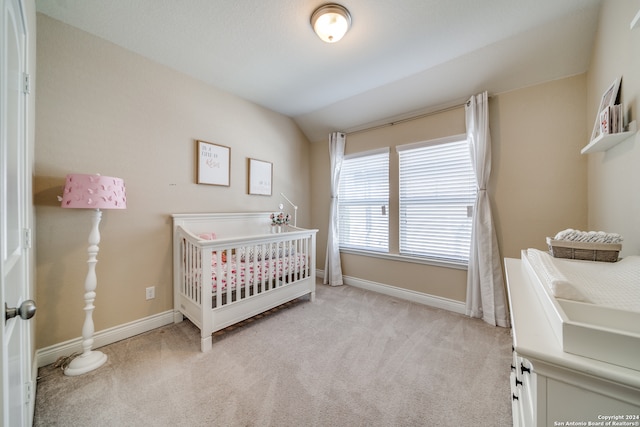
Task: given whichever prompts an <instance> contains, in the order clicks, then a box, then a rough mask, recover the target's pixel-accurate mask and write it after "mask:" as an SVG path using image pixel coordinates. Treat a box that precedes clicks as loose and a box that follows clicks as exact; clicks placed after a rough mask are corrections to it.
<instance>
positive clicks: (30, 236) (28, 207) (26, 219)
mask: <svg viewBox="0 0 640 427" xmlns="http://www.w3.org/2000/svg"><path fill="white" fill-rule="evenodd" d="M8 1H11V0H0V2H1V3H0V5H1V6H2V8H1V9H0V10H2V20H3V22H4V19H5V16H4V11H5V8H6V6H7V2H8ZM13 1H14V2H15V4H16V7H17V8H18V9H19V12H18V13H19V17H18V18H19V19H20V20H21V22H22V25H23V26H24V30H25V34H24V37H25V39H24V49H23V52H22V55H23V58H22V59H23V62H24V72H25V73H26V75H27V80H26V81H25V85H26V86H25V89H26V90H25V96H24V98H23V101H24V103H23V106H22V109H23V111H22V114H23V117H24V121H23V123H22V127H23V128H22V129H21V133H22V134H23V135H24V138H23V141H24V143H25V146H24V155H23V164H22V165H20V167H19V169H20V171H21V175H22V176H21V177H20V181H21V186H20V187H21V190H22V192H23V194H22V196H21V204H22V209H21V211H22V212H21V221H22V226H23V227H22V228H23V232H22V234H23V240H24V243H23V246H24V247H25V253H24V257H25V262H26V267H25V290H24V299H25V300H26V299H32V298H34V295H35V245H34V244H33V242H34V241H35V239H34V230H35V207H34V205H33V174H34V158H35V156H34V151H35V141H34V135H35V102H34V100H35V90H34V89H35V84H34V82H35V62H36V61H35V59H36V49H35V47H36V40H35V35H36V31H35V27H36V6H35V0H13ZM0 40H1V42H2V43H4V37H0ZM2 63H4V59H2ZM0 108H1V107H0ZM2 114H5V113H4V112H2ZM4 302H5V298H4V293H2V294H1V295H0V306H1V305H3V304H2V303H4ZM21 322H24V323H23V326H24V328H25V334H24V336H25V345H24V347H25V349H24V353H25V354H24V360H23V363H24V365H23V366H24V367H25V368H24V371H25V372H24V376H25V378H24V381H25V384H26V385H25V387H26V390H25V393H24V394H23V399H24V401H25V402H26V403H27V404H28V406H27V408H26V412H27V413H26V414H25V418H26V419H25V421H26V423H27V424H26V425H32V423H33V415H34V410H35V391H36V390H35V387H36V385H35V380H36V378H37V372H38V367H37V363H36V358H35V320H30V321H26V322H25V321H22V320H21ZM3 325H4V323H3ZM2 337H3V338H4V333H2ZM3 359H4V354H3V355H2V356H0V362H1V363H2V364H3V365H4V363H5V362H6V361H5V360H3ZM0 366H2V365H0ZM0 382H1V383H2V394H1V396H2V399H1V402H0V406H2V408H1V409H2V412H3V418H4V416H5V415H4V414H5V412H4V403H5V399H4V396H5V395H6V394H7V393H8V390H6V389H5V381H4V380H3V381H0Z"/></svg>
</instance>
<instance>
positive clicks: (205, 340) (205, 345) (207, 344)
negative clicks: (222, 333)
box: [200, 334, 212, 353]
mask: <svg viewBox="0 0 640 427" xmlns="http://www.w3.org/2000/svg"><path fill="white" fill-rule="evenodd" d="M211 347H212V340H211V334H209V336H208V337H202V338H201V339H200V351H201V352H203V353H206V352H207V351H209V350H211Z"/></svg>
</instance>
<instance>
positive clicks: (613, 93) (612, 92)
mask: <svg viewBox="0 0 640 427" xmlns="http://www.w3.org/2000/svg"><path fill="white" fill-rule="evenodd" d="M621 81H622V77H619V78H617V79H616V80H615V81H614V82H613V83H612V84H611V85H610V86H609V87H608V88H607V90H606V91H605V92H604V93H603V94H602V98H601V99H600V106H599V107H598V111H597V112H596V121H595V123H594V124H593V131H592V132H591V140H592V141H593V140H594V139H596V138H597V137H599V136H600V135H601V134H602V133H601V130H600V113H602V111H603V110H604V109H605V108H608V107H613V106H614V105H615V104H616V101H618V99H619V95H620V82H621Z"/></svg>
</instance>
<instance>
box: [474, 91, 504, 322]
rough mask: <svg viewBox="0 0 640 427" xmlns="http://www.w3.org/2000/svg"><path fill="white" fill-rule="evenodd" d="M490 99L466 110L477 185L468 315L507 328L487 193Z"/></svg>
mask: <svg viewBox="0 0 640 427" xmlns="http://www.w3.org/2000/svg"><path fill="white" fill-rule="evenodd" d="M488 99H489V97H488V95H487V92H484V93H482V94H480V95H475V96H472V97H471V99H470V100H469V101H468V102H467V104H466V108H465V116H466V126H467V141H468V143H469V150H470V153H471V163H472V165H473V169H474V172H475V175H476V181H477V184H478V194H477V197H476V202H475V205H474V209H473V218H472V223H473V226H472V227H473V228H472V232H471V248H470V253H469V269H468V272H467V301H466V313H467V315H468V316H470V317H478V318H482V320H484V321H485V322H487V323H489V324H491V325H494V326H503V327H508V326H509V318H508V314H507V307H506V298H505V290H504V278H503V275H502V264H501V262H500V252H499V250H498V239H497V237H496V232H495V229H494V226H493V217H492V214H491V205H490V202H489V194H488V193H487V183H488V182H489V176H490V174H491V136H490V132H489V102H488Z"/></svg>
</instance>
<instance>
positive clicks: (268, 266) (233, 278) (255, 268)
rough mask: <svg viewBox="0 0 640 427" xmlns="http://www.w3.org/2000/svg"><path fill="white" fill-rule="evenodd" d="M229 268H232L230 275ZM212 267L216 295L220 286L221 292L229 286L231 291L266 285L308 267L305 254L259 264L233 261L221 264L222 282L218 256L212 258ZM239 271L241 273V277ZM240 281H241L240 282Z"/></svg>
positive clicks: (213, 290)
mask: <svg viewBox="0 0 640 427" xmlns="http://www.w3.org/2000/svg"><path fill="white" fill-rule="evenodd" d="M229 266H230V268H231V272H230V273H229ZM211 267H212V268H211V269H212V274H211V276H212V281H211V282H212V285H211V288H212V289H211V292H212V293H214V294H215V293H216V291H217V290H218V287H219V285H220V286H221V290H222V291H225V290H226V289H227V286H228V285H229V284H230V286H231V289H235V288H236V287H237V286H240V287H243V286H245V285H247V284H248V285H253V284H254V283H264V282H266V281H269V280H274V279H276V278H278V277H283V276H287V275H289V274H291V273H292V272H293V273H297V272H300V271H301V270H305V269H306V267H307V257H306V256H305V255H303V254H296V255H291V256H286V257H282V258H275V259H268V260H264V261H258V262H257V263H254V262H252V261H240V262H239V263H238V262H237V261H235V260H233V261H231V263H229V262H228V261H227V262H221V263H220V280H218V260H217V257H216V255H214V256H213V258H212V262H211ZM292 269H293V270H292ZM238 271H240V274H239V275H238ZM229 276H230V277H229ZM229 279H230V280H229ZM238 279H239V280H240V281H239V282H238Z"/></svg>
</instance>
